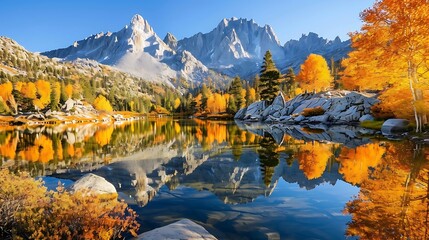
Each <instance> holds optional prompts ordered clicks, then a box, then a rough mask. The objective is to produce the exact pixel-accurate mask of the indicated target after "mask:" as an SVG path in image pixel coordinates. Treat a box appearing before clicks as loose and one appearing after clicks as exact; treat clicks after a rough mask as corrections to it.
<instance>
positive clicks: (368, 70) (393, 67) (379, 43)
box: [342, 0, 429, 132]
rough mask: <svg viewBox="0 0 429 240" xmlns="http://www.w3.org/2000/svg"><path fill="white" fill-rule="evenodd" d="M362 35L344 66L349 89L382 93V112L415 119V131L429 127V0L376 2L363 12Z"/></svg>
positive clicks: (356, 38) (357, 34)
mask: <svg viewBox="0 0 429 240" xmlns="http://www.w3.org/2000/svg"><path fill="white" fill-rule="evenodd" d="M361 18H362V21H363V22H364V25H363V26H362V29H361V31H359V32H355V33H352V34H351V40H352V47H353V51H352V52H351V53H350V54H349V58H348V59H346V60H344V61H343V65H344V66H345V71H344V77H343V79H342V81H343V84H344V86H345V87H346V88H348V89H360V90H368V89H376V90H381V91H382V92H381V95H380V100H381V104H380V107H381V109H382V110H383V111H392V112H393V113H394V114H395V115H396V116H398V117H404V118H409V119H412V118H414V121H415V123H416V132H421V131H422V129H423V125H424V124H426V123H427V114H428V106H429V104H428V103H429V102H428V99H429V97H428V93H429V92H428V91H429V64H428V63H429V39H428V37H427V36H428V34H429V29H428V27H427V26H429V4H428V2H427V1H426V0H404V1H402V0H383V1H376V3H375V4H374V6H373V7H372V8H369V9H367V10H365V11H363V12H362V14H361Z"/></svg>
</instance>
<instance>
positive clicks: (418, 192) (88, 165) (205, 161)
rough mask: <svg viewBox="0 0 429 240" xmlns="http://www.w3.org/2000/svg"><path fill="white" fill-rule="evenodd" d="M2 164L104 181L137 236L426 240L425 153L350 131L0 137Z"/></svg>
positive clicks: (206, 128)
mask: <svg viewBox="0 0 429 240" xmlns="http://www.w3.org/2000/svg"><path fill="white" fill-rule="evenodd" d="M365 136H366V137H365ZM369 136H370V137H371V138H370V137H369ZM0 159H1V162H0V165H1V167H7V168H9V169H11V170H12V171H23V170H26V171H29V172H30V173H31V174H32V175H34V176H35V177H36V176H50V177H55V178H57V179H64V180H67V181H68V180H69V179H70V180H77V179H78V178H79V177H81V176H82V175H83V174H85V173H86V172H94V173H95V174H98V175H100V176H103V177H105V178H106V179H107V180H108V181H110V182H111V183H113V184H114V185H115V187H116V188H117V189H118V192H119V193H120V196H121V197H122V198H124V199H125V200H126V201H127V202H128V203H129V204H130V205H131V207H133V208H134V209H135V210H136V211H137V212H138V213H139V214H140V219H139V220H140V222H141V223H142V228H141V231H145V230H150V229H152V228H154V227H159V226H162V225H165V224H167V223H171V222H173V221H175V220H177V219H180V218H184V217H186V218H190V219H192V220H194V221H196V222H198V223H199V224H201V225H203V226H204V227H206V228H207V229H208V230H209V231H210V232H211V233H213V234H214V235H215V236H217V237H219V238H221V239H225V238H228V239H255V238H256V239H266V238H282V239H283V238H292V239H314V238H317V239H342V238H344V237H345V236H352V237H360V238H362V239H396V238H408V239H428V237H429V233H428V225H429V222H428V219H429V205H428V204H429V202H428V200H429V199H428V196H429V190H428V181H429V164H428V163H429V161H428V160H429V148H427V147H426V148H425V147H424V146H420V145H415V144H413V143H410V142H408V141H402V142H390V141H386V140H380V139H377V137H375V136H374V133H373V132H371V131H368V130H364V129H359V128H356V127H350V126H348V127H346V126H332V127H329V128H328V127H324V126H310V127H301V126H283V125H258V124H256V123H253V124H244V123H241V122H237V123H234V122H210V121H201V120H172V119H156V120H144V121H136V122H130V123H122V124H115V125H103V124H86V125H67V126H64V125H60V126H44V127H34V128H26V127H11V126H0ZM49 179H51V178H49ZM50 181H51V180H50Z"/></svg>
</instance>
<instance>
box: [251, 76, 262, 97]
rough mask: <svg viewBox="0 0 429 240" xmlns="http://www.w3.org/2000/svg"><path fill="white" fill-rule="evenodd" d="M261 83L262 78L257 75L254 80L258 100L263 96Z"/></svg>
mask: <svg viewBox="0 0 429 240" xmlns="http://www.w3.org/2000/svg"><path fill="white" fill-rule="evenodd" d="M259 85H260V79H259V75H256V76H255V81H254V82H253V88H254V89H255V92H256V99H255V100H256V101H259V100H260V99H261V96H260V94H259V91H260V89H259Z"/></svg>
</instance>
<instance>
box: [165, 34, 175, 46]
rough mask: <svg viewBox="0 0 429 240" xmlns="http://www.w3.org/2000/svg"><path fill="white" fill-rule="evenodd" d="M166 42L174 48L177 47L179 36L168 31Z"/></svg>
mask: <svg viewBox="0 0 429 240" xmlns="http://www.w3.org/2000/svg"><path fill="white" fill-rule="evenodd" d="M164 43H165V44H167V45H168V46H169V47H170V48H171V49H173V50H176V49H177V38H176V37H175V36H174V35H173V34H171V33H167V35H165V37H164Z"/></svg>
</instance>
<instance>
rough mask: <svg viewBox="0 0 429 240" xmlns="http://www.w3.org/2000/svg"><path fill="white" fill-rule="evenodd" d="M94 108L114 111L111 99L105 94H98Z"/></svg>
mask: <svg viewBox="0 0 429 240" xmlns="http://www.w3.org/2000/svg"><path fill="white" fill-rule="evenodd" d="M93 105H94V108H95V109H97V110H99V111H106V112H112V111H113V108H112V105H110V102H109V100H107V98H105V97H104V96H103V95H98V97H97V98H96V99H95V100H94V104H93Z"/></svg>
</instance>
